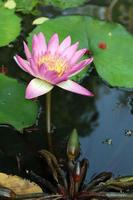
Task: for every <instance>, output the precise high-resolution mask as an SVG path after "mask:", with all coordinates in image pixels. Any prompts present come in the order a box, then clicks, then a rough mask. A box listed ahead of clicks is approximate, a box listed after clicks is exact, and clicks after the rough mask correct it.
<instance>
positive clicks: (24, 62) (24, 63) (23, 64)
mask: <svg viewBox="0 0 133 200" xmlns="http://www.w3.org/2000/svg"><path fill="white" fill-rule="evenodd" d="M14 60H15V61H16V63H17V64H18V65H19V67H20V68H21V69H23V70H24V71H25V72H28V73H30V74H31V75H33V76H34V73H33V71H32V69H31V68H30V64H29V62H28V61H27V60H24V59H23V58H21V57H20V56H19V55H16V56H14Z"/></svg>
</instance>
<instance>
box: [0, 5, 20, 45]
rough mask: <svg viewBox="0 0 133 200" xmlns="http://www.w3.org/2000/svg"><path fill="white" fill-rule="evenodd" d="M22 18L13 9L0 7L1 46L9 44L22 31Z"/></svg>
mask: <svg viewBox="0 0 133 200" xmlns="http://www.w3.org/2000/svg"><path fill="white" fill-rule="evenodd" d="M20 28H21V27H20V18H19V17H17V16H16V15H15V14H14V11H13V10H9V9H7V8H3V7H0V47H2V46H5V45H7V44H9V43H10V42H11V41H13V40H15V38H16V37H17V36H18V35H19V33H20Z"/></svg>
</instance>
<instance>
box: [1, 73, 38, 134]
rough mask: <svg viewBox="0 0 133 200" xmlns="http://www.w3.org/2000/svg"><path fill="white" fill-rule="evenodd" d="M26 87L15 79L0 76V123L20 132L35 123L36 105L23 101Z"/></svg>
mask: <svg viewBox="0 0 133 200" xmlns="http://www.w3.org/2000/svg"><path fill="white" fill-rule="evenodd" d="M25 88H26V86H25V85H24V84H23V83H21V82H18V81H17V80H16V79H13V78H9V77H7V76H5V75H3V74H1V75H0V123H2V124H3V123H4V124H10V125H12V126H13V127H15V128H16V129H17V130H19V131H21V130H22V129H23V128H25V127H29V126H31V125H33V124H34V123H35V120H36V117H37V112H38V105H37V103H36V102H33V101H30V100H26V99H25Z"/></svg>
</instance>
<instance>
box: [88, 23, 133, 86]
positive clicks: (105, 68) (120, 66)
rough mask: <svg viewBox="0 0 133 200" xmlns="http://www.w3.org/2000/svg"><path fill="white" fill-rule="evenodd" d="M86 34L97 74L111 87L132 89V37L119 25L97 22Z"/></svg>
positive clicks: (90, 25) (89, 27)
mask: <svg viewBox="0 0 133 200" xmlns="http://www.w3.org/2000/svg"><path fill="white" fill-rule="evenodd" d="M88 34H89V38H90V48H91V50H92V52H93V54H94V63H95V66H96V69H97V72H98V74H99V75H100V76H101V77H102V78H103V79H104V80H105V81H107V82H108V83H109V84H110V85H112V86H119V87H126V88H133V37H132V36H131V35H130V34H129V33H128V32H127V31H126V30H125V28H124V27H122V26H121V25H120V24H115V23H108V22H102V21H98V20H93V21H92V22H90V24H89V26H88Z"/></svg>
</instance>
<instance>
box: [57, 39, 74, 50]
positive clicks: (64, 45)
mask: <svg viewBox="0 0 133 200" xmlns="http://www.w3.org/2000/svg"><path fill="white" fill-rule="evenodd" d="M70 45H71V37H70V36H68V37H66V38H65V39H64V40H63V41H62V43H61V44H60V46H59V48H58V53H63V51H64V50H65V49H66V48H68V47H69V46H70Z"/></svg>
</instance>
